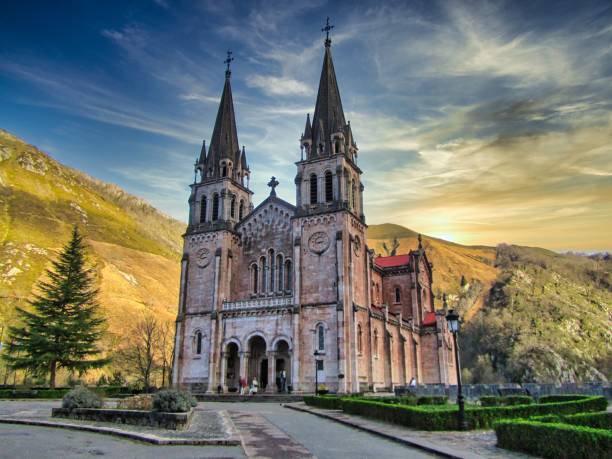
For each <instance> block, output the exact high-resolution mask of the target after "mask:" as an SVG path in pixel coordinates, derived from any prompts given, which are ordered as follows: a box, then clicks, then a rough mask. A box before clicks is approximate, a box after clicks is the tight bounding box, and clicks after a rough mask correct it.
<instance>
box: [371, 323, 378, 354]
mask: <svg viewBox="0 0 612 459" xmlns="http://www.w3.org/2000/svg"><path fill="white" fill-rule="evenodd" d="M372 347H373V348H374V357H378V330H376V329H374V342H373V343H372Z"/></svg>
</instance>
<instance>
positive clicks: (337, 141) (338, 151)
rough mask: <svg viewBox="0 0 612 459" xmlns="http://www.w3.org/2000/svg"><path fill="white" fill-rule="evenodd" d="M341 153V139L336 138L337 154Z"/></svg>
mask: <svg viewBox="0 0 612 459" xmlns="http://www.w3.org/2000/svg"><path fill="white" fill-rule="evenodd" d="M338 153H340V141H339V140H336V154H338Z"/></svg>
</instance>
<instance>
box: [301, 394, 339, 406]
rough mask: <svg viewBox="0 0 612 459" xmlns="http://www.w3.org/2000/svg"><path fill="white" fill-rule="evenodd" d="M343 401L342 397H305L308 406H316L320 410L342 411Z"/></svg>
mask: <svg viewBox="0 0 612 459" xmlns="http://www.w3.org/2000/svg"><path fill="white" fill-rule="evenodd" d="M342 401H343V399H341V398H340V397H334V396H329V395H324V396H318V397H316V396H314V395H305V396H304V403H306V405H311V406H316V407H318V408H324V409H326V410H341V409H342Z"/></svg>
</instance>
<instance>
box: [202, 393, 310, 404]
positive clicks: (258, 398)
mask: <svg viewBox="0 0 612 459" xmlns="http://www.w3.org/2000/svg"><path fill="white" fill-rule="evenodd" d="M193 395H194V396H195V397H196V398H197V399H198V401H199V402H231V403H236V402H238V403H239V402H256V403H262V402H263V403H292V402H302V401H304V396H303V395H298V394H256V395H240V394H220V395H219V394H205V393H200V394H198V393H195V394H193Z"/></svg>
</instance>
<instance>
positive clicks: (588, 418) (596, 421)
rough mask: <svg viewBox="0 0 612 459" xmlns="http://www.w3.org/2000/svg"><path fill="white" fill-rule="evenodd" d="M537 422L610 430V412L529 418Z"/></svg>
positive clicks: (611, 422)
mask: <svg viewBox="0 0 612 459" xmlns="http://www.w3.org/2000/svg"><path fill="white" fill-rule="evenodd" d="M530 420H532V421H537V422H556V423H562V424H573V425H577V426H585V427H593V428H594V429H611V430H612V412H608V411H602V412H599V413H578V414H570V415H567V416H557V415H554V414H551V415H548V416H534V417H532V418H530Z"/></svg>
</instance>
